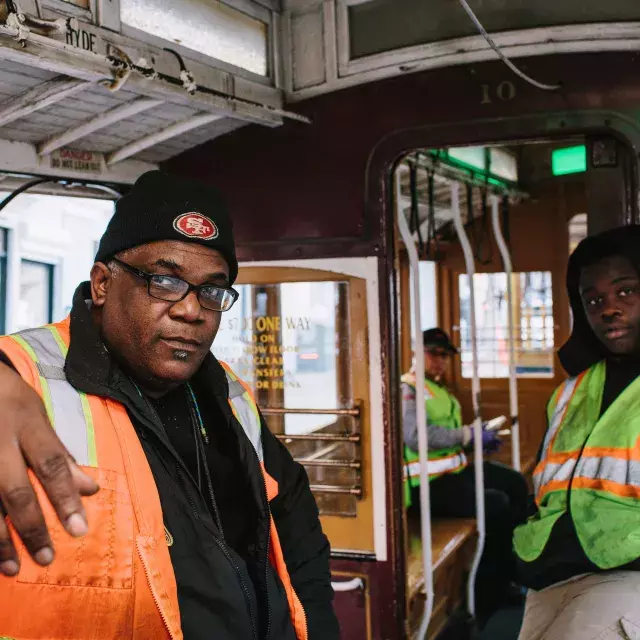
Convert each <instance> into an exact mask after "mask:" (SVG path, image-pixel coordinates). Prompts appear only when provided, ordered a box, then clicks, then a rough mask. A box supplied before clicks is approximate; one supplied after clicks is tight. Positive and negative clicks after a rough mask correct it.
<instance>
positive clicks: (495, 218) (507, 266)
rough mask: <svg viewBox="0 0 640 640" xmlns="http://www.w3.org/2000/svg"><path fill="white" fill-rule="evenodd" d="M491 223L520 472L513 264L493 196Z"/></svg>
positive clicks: (513, 445)
mask: <svg viewBox="0 0 640 640" xmlns="http://www.w3.org/2000/svg"><path fill="white" fill-rule="evenodd" d="M491 221H492V223H493V235H494V236H495V239H496V243H497V244H498V248H499V249H500V255H501V256H502V262H503V263H504V270H505V272H506V274H507V315H508V324H507V331H508V337H509V405H510V411H511V464H512V466H513V468H514V469H515V470H516V471H520V421H519V419H518V378H517V376H516V353H515V352H516V344H515V343H516V338H515V331H514V326H513V304H512V302H513V290H512V286H511V276H512V274H513V264H512V263H511V255H510V253H509V247H508V246H507V243H506V242H505V239H504V235H503V234H502V228H501V227H500V211H499V200H498V198H497V196H491Z"/></svg>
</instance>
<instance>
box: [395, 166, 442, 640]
mask: <svg viewBox="0 0 640 640" xmlns="http://www.w3.org/2000/svg"><path fill="white" fill-rule="evenodd" d="M399 203H400V184H399V176H398V178H397V182H396V212H397V218H398V230H399V231H400V236H401V238H402V241H403V242H404V244H405V248H406V250H407V254H408V255H409V265H410V268H411V275H412V276H413V292H412V294H413V314H414V325H415V332H416V336H415V339H414V345H415V349H414V351H415V374H416V420H417V425H418V459H419V462H420V526H421V531H422V564H423V571H424V588H425V596H426V602H425V606H424V613H423V615H422V621H421V622H420V629H419V631H418V635H417V636H416V638H417V640H424V639H425V638H426V637H427V630H428V627H429V620H430V619H431V613H432V612H433V600H434V592H433V558H432V549H431V499H430V495H429V469H428V466H427V465H428V460H429V456H428V451H429V442H428V436H427V411H426V407H425V400H424V349H423V347H422V334H421V327H422V318H421V314H420V308H421V305H420V267H419V260H418V252H417V251H416V246H415V244H414V242H413V239H412V237H411V232H410V231H409V225H408V224H407V220H406V218H405V217H404V212H403V210H402V207H401V206H400V204H399Z"/></svg>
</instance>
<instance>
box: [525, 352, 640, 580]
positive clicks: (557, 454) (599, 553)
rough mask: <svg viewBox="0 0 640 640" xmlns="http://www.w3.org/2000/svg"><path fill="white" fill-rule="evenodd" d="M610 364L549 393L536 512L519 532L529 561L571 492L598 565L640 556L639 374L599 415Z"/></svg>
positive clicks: (574, 514) (582, 535) (581, 535)
mask: <svg viewBox="0 0 640 640" xmlns="http://www.w3.org/2000/svg"><path fill="white" fill-rule="evenodd" d="M605 369H606V367H605V363H604V362H600V363H599V364H596V365H594V366H593V367H591V368H590V369H588V370H587V371H586V372H584V373H583V374H581V375H580V376H578V377H576V378H571V379H570V380H567V381H566V382H565V383H564V384H562V385H561V386H560V387H559V388H558V389H557V390H556V391H555V393H554V394H553V396H552V397H551V401H550V402H549V407H548V410H547V414H548V420H549V429H548V430H547V433H546V435H545V439H544V443H543V448H542V451H543V454H542V457H541V459H540V462H539V464H538V466H537V467H536V469H535V471H534V476H533V482H534V487H535V493H536V503H537V505H538V513H537V514H536V515H535V516H533V517H532V518H530V520H529V521H528V522H527V523H526V524H523V525H521V526H519V527H518V528H517V529H516V531H515V534H514V549H515V552H516V553H517V554H518V556H519V557H520V558H521V559H522V560H524V561H526V562H533V561H534V560H535V559H536V558H538V557H539V556H540V554H541V553H542V552H543V550H544V548H545V546H546V544H547V541H548V540H549V537H550V535H551V530H552V529H553V526H554V524H555V523H556V522H557V520H558V519H559V518H560V516H562V514H564V513H566V511H567V496H568V495H569V496H570V497H569V500H570V501H571V504H570V507H571V509H570V511H571V518H572V520H573V522H574V525H575V529H576V533H577V536H578V539H579V540H580V544H581V545H582V548H583V549H584V552H585V554H586V555H587V557H588V558H589V559H590V560H591V561H592V562H593V563H594V564H595V565H596V566H598V567H600V568H601V569H613V568H615V567H620V566H623V565H625V564H627V563H628V562H631V561H632V560H636V559H637V558H638V557H640V527H639V526H638V522H639V521H640V377H638V378H636V380H634V382H632V383H631V384H630V385H629V386H628V387H627V388H626V389H625V390H624V391H623V392H622V393H621V394H620V395H619V396H618V397H617V398H616V400H615V401H614V402H613V404H612V405H611V406H610V407H609V408H608V409H607V410H606V411H605V413H604V415H602V417H600V407H601V405H602V392H603V389H604V382H605Z"/></svg>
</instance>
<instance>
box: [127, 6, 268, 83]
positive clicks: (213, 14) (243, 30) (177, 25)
mask: <svg viewBox="0 0 640 640" xmlns="http://www.w3.org/2000/svg"><path fill="white" fill-rule="evenodd" d="M120 13H121V18H122V22H123V23H125V24H127V25H129V26H131V27H134V28H136V29H139V30H140V31H144V32H145V33H149V34H151V35H154V36H157V37H159V38H163V39H165V40H168V41H171V42H175V43H177V44H180V45H182V46H183V47H186V48H187V49H191V50H193V51H197V52H199V53H201V54H203V55H205V56H210V57H211V58H215V59H217V60H221V61H222V62H226V63H228V64H232V65H234V66H236V67H240V68H241V69H246V70H247V71H251V72H253V73H257V74H259V75H262V76H266V75H267V73H268V61H267V51H268V47H267V25H266V24H265V23H264V22H262V21H260V20H257V19H255V18H252V17H250V16H248V15H247V14H245V13H242V12H240V11H237V10H236V9H233V8H232V7H229V6H226V5H224V4H222V3H220V2H204V1H203V0H181V1H180V2H175V0H120Z"/></svg>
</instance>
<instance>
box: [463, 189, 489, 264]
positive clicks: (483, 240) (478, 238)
mask: <svg viewBox="0 0 640 640" xmlns="http://www.w3.org/2000/svg"><path fill="white" fill-rule="evenodd" d="M466 186H467V227H468V229H469V237H470V240H471V245H472V247H473V255H474V257H475V259H476V260H477V261H478V262H479V263H480V264H482V265H487V264H490V263H491V261H492V260H493V247H492V245H491V238H490V237H489V232H488V228H489V205H488V200H487V197H488V193H487V189H486V187H485V189H484V190H483V192H482V204H481V206H482V214H481V218H482V219H481V220H480V223H479V225H478V223H477V222H476V218H475V216H474V206H473V185H471V184H469V183H467V185H466ZM485 247H486V250H484V249H485ZM483 250H484V251H483ZM483 253H485V254H486V257H485V256H483Z"/></svg>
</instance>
